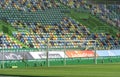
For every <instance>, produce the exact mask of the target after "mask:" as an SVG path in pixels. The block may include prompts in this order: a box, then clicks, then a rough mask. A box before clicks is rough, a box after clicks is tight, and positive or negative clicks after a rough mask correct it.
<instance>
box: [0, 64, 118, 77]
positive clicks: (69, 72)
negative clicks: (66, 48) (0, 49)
mask: <svg viewBox="0 0 120 77" xmlns="http://www.w3.org/2000/svg"><path fill="white" fill-rule="evenodd" d="M119 71H120V65H119V64H98V65H94V64H93V65H70V66H68V65H67V66H54V67H35V68H19V69H0V75H14V76H17V77H18V76H19V77H31V76H32V77H120V72H119Z"/></svg>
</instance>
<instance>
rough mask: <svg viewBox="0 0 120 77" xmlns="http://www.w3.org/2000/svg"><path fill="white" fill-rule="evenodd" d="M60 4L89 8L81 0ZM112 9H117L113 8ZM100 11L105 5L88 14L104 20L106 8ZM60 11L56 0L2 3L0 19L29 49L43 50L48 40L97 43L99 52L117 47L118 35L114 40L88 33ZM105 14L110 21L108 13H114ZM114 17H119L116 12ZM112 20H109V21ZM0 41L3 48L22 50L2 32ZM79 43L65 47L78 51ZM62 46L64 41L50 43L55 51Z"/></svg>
mask: <svg viewBox="0 0 120 77" xmlns="http://www.w3.org/2000/svg"><path fill="white" fill-rule="evenodd" d="M60 2H61V3H64V4H65V5H68V6H69V7H71V8H80V9H81V8H83V9H90V7H89V6H87V2H86V1H84V0H74V1H73V0H60ZM76 3H77V4H76ZM112 6H113V5H112ZM113 7H118V6H117V5H116V6H115V5H114V6H113ZM103 8H105V6H104V5H102V4H101V5H94V6H92V9H91V12H93V13H92V14H96V15H98V16H99V17H101V18H102V19H104V20H106V18H105V17H106V15H105V12H104V11H105V9H103ZM109 8H111V5H110V7H108V9H109ZM63 10H65V8H64V7H62V6H61V5H60V4H59V3H57V2H55V0H40V1H39V0H17V1H16V0H1V3H0V19H5V20H7V22H9V23H11V25H12V28H15V30H16V31H15V32H13V33H12V36H13V37H14V38H15V39H17V40H18V41H20V42H21V43H23V44H25V45H26V46H27V47H29V48H46V47H47V41H48V40H97V47H98V49H116V48H120V40H119V34H117V38H118V39H116V37H113V36H111V35H110V34H107V33H90V31H89V29H88V28H87V27H86V26H85V25H83V24H81V23H78V22H76V21H75V20H74V19H72V18H70V17H67V16H66V15H65V14H64V13H63V12H62V11H63ZM96 10H97V11H96ZM107 11H108V14H107V15H109V17H108V18H110V16H111V15H110V14H113V12H114V10H113V11H112V12H110V10H107ZM114 13H115V12H114ZM115 14H116V15H117V16H118V13H115ZM115 18H116V16H115ZM118 18H119V17H118ZM113 20H114V19H113ZM113 20H112V19H111V20H109V21H110V22H112V21H113ZM118 23H119V21H118ZM115 24H116V21H115ZM2 38H7V39H5V41H7V43H6V42H4V44H3V43H2V42H1V43H2V45H5V48H22V46H21V45H19V44H17V43H16V42H14V43H15V44H14V43H12V42H13V41H14V40H8V39H12V38H10V37H9V36H7V35H5V34H4V33H3V34H1V41H2ZM8 43H10V46H9V44H8ZM79 44H80V43H79V42H67V43H66V47H68V48H77V47H79ZM89 44H91V42H89ZM2 45H1V48H2ZM14 45H15V46H14ZM64 45H65V44H64V43H63V42H53V41H52V42H50V46H51V47H54V48H60V47H61V46H64Z"/></svg>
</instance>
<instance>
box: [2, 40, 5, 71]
mask: <svg viewBox="0 0 120 77" xmlns="http://www.w3.org/2000/svg"><path fill="white" fill-rule="evenodd" d="M2 43H3V44H4V39H3V42H2ZM2 55H3V56H2V68H3V69H4V68H5V66H4V46H3V47H2Z"/></svg>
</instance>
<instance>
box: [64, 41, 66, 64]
mask: <svg viewBox="0 0 120 77" xmlns="http://www.w3.org/2000/svg"><path fill="white" fill-rule="evenodd" d="M65 52H66V41H64V66H65V65H66V56H65Z"/></svg>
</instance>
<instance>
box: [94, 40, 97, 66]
mask: <svg viewBox="0 0 120 77" xmlns="http://www.w3.org/2000/svg"><path fill="white" fill-rule="evenodd" d="M94 50H95V54H94V55H95V64H97V53H96V40H95V46H94Z"/></svg>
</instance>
